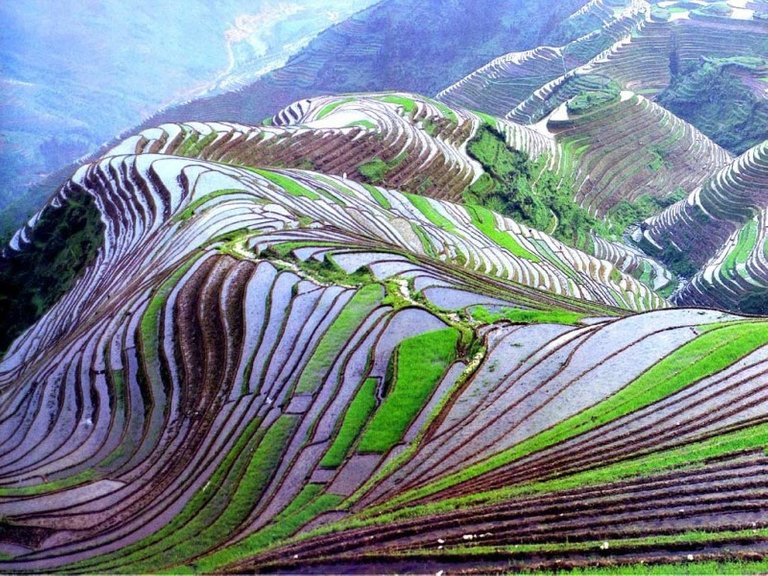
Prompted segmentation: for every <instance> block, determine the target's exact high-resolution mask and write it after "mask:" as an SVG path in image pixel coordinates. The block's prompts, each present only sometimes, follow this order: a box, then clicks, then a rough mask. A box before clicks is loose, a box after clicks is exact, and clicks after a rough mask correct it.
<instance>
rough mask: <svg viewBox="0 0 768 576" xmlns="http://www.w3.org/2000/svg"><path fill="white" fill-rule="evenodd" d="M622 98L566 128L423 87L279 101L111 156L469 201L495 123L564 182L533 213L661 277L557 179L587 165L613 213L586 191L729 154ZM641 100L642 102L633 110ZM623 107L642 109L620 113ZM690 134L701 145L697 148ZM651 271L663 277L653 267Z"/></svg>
mask: <svg viewBox="0 0 768 576" xmlns="http://www.w3.org/2000/svg"><path fill="white" fill-rule="evenodd" d="M640 103H641V104H643V102H640ZM632 104H634V101H633V102H632ZM645 104H647V102H646V103H645ZM622 106H623V104H622V105H619V104H617V106H616V111H615V113H614V114H612V115H605V116H596V115H595V117H590V116H589V115H588V116H587V117H585V118H583V119H576V118H575V117H574V119H572V120H566V119H561V120H560V121H558V122H555V121H554V120H553V121H552V123H551V124H552V127H551V128H552V130H553V132H556V133H557V132H558V131H559V133H557V136H556V137H555V136H553V135H552V133H550V132H547V131H544V132H542V131H538V130H534V129H533V128H530V127H526V126H521V125H519V124H516V123H514V122H510V121H507V120H502V119H498V118H493V117H490V116H488V115H485V114H482V113H475V112H471V111H467V110H463V109H460V108H459V109H452V108H448V107H447V106H445V105H444V104H441V103H440V102H437V101H434V100H432V99H430V98H425V97H423V96H417V95H414V94H407V93H374V94H353V95H346V96H329V97H320V98H312V99H308V100H302V101H299V102H296V103H294V104H292V105H290V106H288V107H286V108H285V109H283V110H281V111H280V112H278V113H277V114H276V115H275V117H274V118H272V119H270V120H269V121H268V122H267V124H268V125H267V126H260V127H249V126H244V125H240V124H233V123H220V122H218V123H201V122H191V123H185V124H163V125H161V126H160V127H158V128H151V129H147V130H144V131H142V132H141V133H139V134H137V135H136V136H133V137H130V138H128V139H126V140H125V141H124V142H122V143H121V144H119V145H118V146H116V147H115V148H113V149H112V150H110V151H109V152H108V153H107V156H113V155H118V154H137V153H139V154H140V153H163V154H177V155H181V156H187V157H193V158H201V159H206V160H214V161H217V162H224V163H227V164H231V165H234V166H241V165H259V166H266V167H273V168H280V169H282V168H299V169H312V170H317V171H321V172H323V173H325V174H333V175H338V176H342V177H347V178H349V179H352V180H355V181H358V182H361V183H364V184H376V185H383V186H386V187H389V188H396V189H399V190H402V191H407V192H410V193H413V194H418V195H421V196H429V197H431V198H437V199H445V200H450V201H452V202H461V201H463V200H465V199H467V198H468V196H467V193H468V191H475V190H485V189H487V188H488V186H489V184H488V181H489V177H490V176H489V174H494V173H495V170H496V169H497V168H498V165H499V163H501V164H503V161H502V160H500V159H499V157H498V150H497V151H496V152H488V153H486V155H485V156H486V157H485V158H484V160H483V162H478V161H477V160H476V158H479V156H477V154H476V153H473V151H475V152H476V150H475V147H476V146H477V147H480V148H481V149H483V150H484V149H485V148H483V146H485V144H486V142H485V140H482V138H481V136H482V135H484V137H485V138H488V137H489V134H496V136H491V137H490V141H491V142H492V143H493V142H495V138H496V137H498V138H499V141H498V142H495V145H497V146H506V147H507V149H506V151H505V155H507V156H510V158H512V157H513V156H511V155H519V154H520V153H522V154H524V155H525V156H526V157H527V158H529V159H530V160H531V162H532V164H531V170H532V172H533V173H532V174H530V175H529V176H530V179H529V182H530V186H531V187H532V188H533V190H534V192H535V193H536V194H537V195H538V196H540V197H541V196H544V194H550V193H553V192H554V190H552V188H553V186H554V188H557V189H558V190H557V194H558V198H557V199H554V200H549V201H548V204H547V205H546V206H544V209H545V210H546V214H543V215H542V216H540V217H538V219H539V220H541V222H538V221H535V218H533V217H528V219H526V220H525V222H526V223H528V224H534V225H539V226H540V227H541V228H542V229H546V230H547V231H548V232H549V233H550V234H552V233H554V234H556V235H557V236H558V238H561V239H563V240H565V241H566V242H568V243H569V244H571V245H577V246H580V247H582V248H584V249H586V250H588V251H589V252H590V253H591V254H594V255H596V256H598V257H599V258H601V259H604V260H608V261H609V262H612V263H613V264H615V265H617V266H619V267H620V269H621V270H622V271H625V272H629V273H630V274H633V275H635V276H636V277H637V278H639V279H642V280H643V281H644V282H645V283H647V284H649V285H651V286H654V287H655V288H656V289H659V288H661V287H663V286H665V285H669V284H670V283H672V281H673V279H672V277H671V276H670V275H669V273H668V272H667V271H665V270H663V269H662V268H661V267H660V266H659V264H658V263H656V262H654V261H652V260H651V259H649V258H647V257H644V256H643V255H642V254H640V253H639V252H637V251H635V252H632V253H630V252H628V251H627V249H626V247H625V246H623V245H621V244H619V243H617V242H613V241H608V240H604V239H598V238H597V237H593V236H592V235H591V232H590V230H591V229H590V227H589V226H588V223H584V224H582V225H579V226H572V225H571V223H570V222H569V221H568V220H569V217H570V215H571V213H573V212H574V211H576V212H580V213H581V215H583V214H586V213H585V212H584V211H583V210H581V209H579V208H577V207H576V205H575V204H574V203H573V201H574V199H573V198H572V197H571V196H570V194H571V192H570V188H566V187H559V186H557V183H558V182H559V181H561V180H564V179H567V180H571V179H573V178H572V177H571V174H572V173H573V171H574V170H577V171H576V172H575V181H576V185H577V188H576V189H577V190H579V189H580V190H579V191H578V194H577V196H576V199H577V200H580V201H581V202H582V204H585V205H587V207H588V208H589V209H590V210H595V211H597V212H598V213H605V211H606V210H605V209H604V207H600V208H598V209H595V207H594V206H593V205H591V204H589V203H588V201H589V198H586V197H585V195H588V194H591V195H594V196H596V195H599V194H602V195H603V196H604V197H603V198H602V202H604V203H605V206H608V207H611V206H614V205H615V204H616V203H618V202H621V201H622V199H623V200H624V201H625V202H626V201H627V200H634V199H635V198H636V197H637V196H638V195H639V194H640V192H641V191H642V192H643V194H646V195H647V194H648V190H650V191H652V192H653V191H656V193H657V194H660V193H661V191H662V190H664V184H665V183H667V181H668V179H669V178H671V177H672V176H671V174H670V173H672V174H684V175H685V179H684V180H682V181H681V183H683V184H685V185H690V186H689V187H690V188H691V189H692V188H693V184H694V183H698V182H700V181H701V180H703V178H704V177H705V176H706V175H707V174H709V171H711V169H712V165H713V164H716V163H717V161H718V160H719V159H724V160H725V159H726V158H727V154H725V153H724V152H722V150H720V149H719V148H717V147H716V146H714V145H712V144H711V142H709V141H708V140H707V139H706V138H703V137H701V135H700V134H698V133H696V132H695V131H694V130H692V129H691V128H690V127H689V126H686V125H683V124H682V123H680V122H679V121H677V120H676V119H674V118H673V117H671V116H670V115H669V114H668V113H666V112H664V111H663V110H661V109H660V108H658V107H654V106H652V105H648V106H630V105H629V104H627V105H626V106H627V107H628V108H629V110H627V108H624V107H622ZM635 108H637V109H638V112H637V113H636V114H634V115H632V114H631V112H633V110H634V109H635ZM623 114H624V115H627V116H629V118H630V121H629V122H624V123H622V122H616V120H617V119H620V118H622V117H623V116H622V115H623ZM659 116H661V118H662V119H659ZM670 119H671V121H670ZM641 120H643V121H644V123H645V124H647V125H648V126H649V127H648V130H647V132H648V134H649V136H648V137H649V138H651V137H652V138H655V139H656V140H654V141H655V142H656V141H658V142H657V148H658V149H659V150H661V151H662V152H663V153H664V154H665V160H664V161H663V162H662V163H661V164H660V165H659V166H654V165H653V162H654V161H656V160H657V156H658V153H657V155H654V154H653V153H650V152H643V151H642V150H638V146H637V144H632V142H633V134H634V132H633V131H634V130H635V129H637V127H638V126H639V125H640V121H641ZM657 124H658V126H657ZM659 126H660V127H659ZM489 129H490V130H492V132H488V130H489ZM574 134H578V136H574ZM673 138H677V139H676V140H674V139H673ZM698 138H701V141H700V142H699V141H698ZM478 139H481V140H482V142H481V141H480V140H478ZM685 146H693V148H692V149H690V150H686V149H683V148H684V147H685ZM629 147H631V148H633V150H634V152H635V156H634V157H625V156H624V154H625V151H626V148H629ZM606 149H608V150H610V153H609V154H608V158H609V160H610V162H613V165H611V163H610V162H609V161H601V160H600V156H601V155H602V154H605V150H606ZM574 150H576V152H574ZM616 157H618V160H616ZM643 163H646V165H645V166H643ZM638 164H639V166H638ZM618 169H626V171H627V172H626V173H627V174H628V175H630V178H629V179H628V180H622V179H621V178H619V177H617V173H616V171H617V170H618ZM549 172H551V173H549ZM553 182H554V184H553ZM628 183H629V184H628ZM508 185H509V183H504V184H503V185H500V187H501V191H502V192H503V193H502V196H503V198H512V197H513V196H514V191H513V190H511V189H508ZM652 186H655V188H653V187H652ZM559 188H562V190H560V189H559ZM544 189H546V190H544ZM606 189H607V190H606ZM521 202H522V201H521ZM475 203H477V201H475ZM557 203H560V204H561V205H558V204H557ZM558 206H559V207H558ZM554 210H558V211H559V214H558V213H557V212H555V211H554ZM507 214H509V212H507ZM517 214H518V212H512V213H511V215H517ZM521 216H527V215H526V214H521ZM577 216H579V214H577ZM594 224H595V225H597V221H594ZM569 226H570V228H569ZM571 228H573V229H574V230H575V232H573V231H571ZM651 273H652V274H653V278H650V277H649V274H651Z"/></svg>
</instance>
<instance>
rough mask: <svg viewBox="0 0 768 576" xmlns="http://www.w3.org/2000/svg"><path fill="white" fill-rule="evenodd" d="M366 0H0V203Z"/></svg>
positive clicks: (251, 74) (257, 65) (240, 76)
mask: <svg viewBox="0 0 768 576" xmlns="http://www.w3.org/2000/svg"><path fill="white" fill-rule="evenodd" d="M372 1H373V0H363V1H360V2H357V1H356V2H351V1H349V0H330V1H328V0H323V1H320V0H301V1H298V2H297V1H294V2H277V1H275V0H268V1H266V2H256V3H254V2H253V0H224V1H221V2H215V3H211V2H205V1H203V0H189V1H185V2H184V3H183V9H181V10H180V9H179V6H180V4H179V3H178V2H153V1H148V0H139V1H137V2H131V3H130V4H129V3H125V2H118V1H112V0H110V1H104V2H84V1H81V0H62V1H57V2H50V1H47V0H31V1H24V2H1V3H0V21H2V22H3V25H2V27H0V96H1V98H0V100H1V101H2V104H1V105H0V209H2V208H4V207H6V206H7V205H8V204H9V203H10V202H12V201H14V200H15V199H17V198H19V197H20V196H22V195H23V194H24V193H25V192H26V189H27V187H28V186H29V185H31V184H34V183H36V182H38V181H39V180H40V179H41V178H42V177H43V176H44V175H48V174H51V173H54V172H56V171H57V170H59V169H61V168H62V167H64V166H68V165H70V164H71V163H72V162H73V161H75V160H76V159H78V158H79V157H81V156H84V155H88V154H92V153H94V152H95V151H96V150H97V149H98V147H99V146H101V145H102V144H103V143H104V142H106V141H109V140H111V139H113V138H114V137H115V136H116V135H118V134H120V133H121V132H123V131H124V130H127V129H129V128H131V127H132V126H134V125H135V124H136V121H137V119H139V118H145V117H147V116H149V115H150V114H152V113H155V112H157V110H158V109H160V108H161V107H163V106H166V105H169V104H171V103H174V102H176V103H178V102H180V101H185V100H188V99H189V98H192V97H195V96H200V95H202V94H207V93H215V92H221V91H225V90H231V89H232V88H234V87H237V86H241V85H242V84H244V83H248V82H252V81H253V80H254V79H255V78H257V77H258V76H260V75H261V74H264V73H265V72H267V71H268V70H270V69H272V68H275V67H278V66H280V65H282V64H283V63H284V62H285V61H286V59H287V58H288V56H290V55H291V54H293V53H295V52H296V51H297V50H299V49H300V48H301V47H302V46H303V45H305V44H306V43H307V42H308V41H309V40H310V39H311V38H312V37H313V36H315V35H316V34H317V33H318V32H321V31H322V30H323V29H325V28H327V27H328V26H330V25H332V24H334V23H335V22H337V21H339V20H343V19H344V18H345V17H347V16H349V15H350V14H351V13H353V12H354V11H356V10H360V9H362V8H365V7H366V6H367V5H369V4H370V3H371V2H372ZM127 46H131V49H127V48H125V47H127ZM61 179H62V177H59V181H60V180H61ZM48 194H50V190H49V191H48Z"/></svg>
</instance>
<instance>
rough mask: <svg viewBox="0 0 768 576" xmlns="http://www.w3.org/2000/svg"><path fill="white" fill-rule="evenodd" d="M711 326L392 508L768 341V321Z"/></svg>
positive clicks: (639, 403) (670, 390)
mask: <svg viewBox="0 0 768 576" xmlns="http://www.w3.org/2000/svg"><path fill="white" fill-rule="evenodd" d="M709 328H710V329H709V330H708V331H706V332H704V333H703V334H702V335H701V336H699V337H698V338H696V339H694V340H692V341H691V342H689V343H687V344H685V345H683V346H681V347H680V348H678V349H677V350H676V351H675V352H673V353H672V354H670V355H669V356H667V357H665V358H664V359H662V360H661V361H659V362H658V363H656V364H654V365H653V366H652V367H651V368H649V369H648V370H647V371H646V372H644V373H643V374H642V375H640V376H639V377H638V378H636V379H635V380H634V381H633V382H631V383H629V384H627V385H626V386H625V387H624V388H622V389H621V390H619V391H618V392H616V393H615V394H613V395H612V396H609V397H608V398H606V399H605V400H603V401H602V402H599V403H598V404H595V405H593V406H591V407H590V408H587V409H586V410H583V411H581V412H579V413H578V414H576V415H574V416H571V417H570V418H568V419H567V420H564V421H562V422H560V423H558V424H556V425H555V426H553V427H551V428H549V429H547V430H545V431H543V432H541V433H539V434H537V435H535V436H533V437H531V438H528V439H527V440H524V441H523V442H520V443H519V444H516V445H515V446H513V447H511V448H508V449H507V450H504V451H502V452H500V453H498V454H496V455H494V456H492V457H490V458H488V459H486V460H484V461H482V462H478V463H477V464H474V465H472V466H470V467H468V468H466V469H464V470H461V471H460V472H457V473H455V474H452V475H450V476H447V477H445V478H443V479H441V480H439V481H437V482H434V483H432V484H429V485H427V486H424V487H422V488H419V489H416V490H413V491H411V492H410V493H405V494H403V495H402V496H400V497H398V498H396V499H395V500H393V502H392V503H391V505H395V504H396V503H401V502H407V501H410V500H414V499H417V498H421V497H423V496H427V495H429V494H434V493H436V492H439V491H440V490H443V489H445V488H448V487H450V486H454V485H456V484H458V483H461V482H464V481H466V480H469V479H471V478H475V477H477V476H479V475H481V474H485V473H487V472H490V471H491V470H496V469H497V468H499V467H501V466H504V465H506V464H509V463H511V462H513V461H515V460H518V459H519V458H522V457H524V456H527V455H529V454H532V453H535V452H538V451H540V450H543V449H545V448H547V447H549V446H552V445H553V444H556V443H559V442H563V441H564V440H567V439H569V438H573V437H574V436H577V435H579V434H583V433H585V432H588V431H589V430H593V429H594V428H596V427H598V426H601V425H603V424H606V423H608V422H611V421H613V420H616V419H618V418H620V417H622V416H624V415H626V414H629V413H631V412H634V411H636V410H640V409H641V408H644V407H646V406H648V405H650V404H653V403H654V402H658V401H659V400H661V399H663V398H665V397H667V396H669V395H671V394H674V393H676V392H678V391H679V390H681V389H683V388H685V387H687V386H690V385H691V384H694V383H695V382H697V381H699V380H700V379H702V378H704V377H706V376H709V375H710V374H714V373H716V372H719V371H720V370H723V369H724V368H726V367H728V366H730V365H731V364H733V363H734V362H736V361H738V360H739V359H741V358H743V357H744V356H746V355H747V354H749V353H751V352H752V351H754V350H755V349H757V348H758V347H760V346H763V345H765V344H767V343H768V330H767V329H766V323H765V322H739V323H735V324H729V325H725V326H723V327H719V326H717V325H714V326H711V327H709Z"/></svg>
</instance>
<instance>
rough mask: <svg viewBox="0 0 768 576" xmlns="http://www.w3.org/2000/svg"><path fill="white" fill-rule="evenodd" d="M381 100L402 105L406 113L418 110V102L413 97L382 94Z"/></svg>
mask: <svg viewBox="0 0 768 576" xmlns="http://www.w3.org/2000/svg"><path fill="white" fill-rule="evenodd" d="M379 100H380V101H381V102H387V103H389V104H397V105H399V106H402V107H403V110H404V111H405V113H406V114H410V113H411V112H413V111H414V110H416V102H415V101H414V100H413V99H411V98H406V97H404V96H382V97H381V98H379Z"/></svg>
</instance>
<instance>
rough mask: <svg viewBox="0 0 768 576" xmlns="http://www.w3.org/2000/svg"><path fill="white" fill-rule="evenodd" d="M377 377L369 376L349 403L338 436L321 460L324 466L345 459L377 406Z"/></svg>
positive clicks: (329, 465) (332, 465)
mask: <svg viewBox="0 0 768 576" xmlns="http://www.w3.org/2000/svg"><path fill="white" fill-rule="evenodd" d="M377 384H378V380H377V379H376V378H367V379H366V380H365V382H363V385H362V386H361V387H360V389H359V390H358V391H357V394H355V397H354V398H353V399H352V402H351V403H350V404H349V408H348V409H347V412H346V414H344V420H343V421H342V423H341V427H340V428H339V431H338V433H337V434H336V438H335V439H334V441H333V444H331V447H330V448H329V449H328V451H327V452H326V453H325V456H323V459H322V460H321V461H320V466H321V467H323V468H336V467H338V466H340V465H341V463H342V462H343V461H344V457H345V456H346V455H347V453H348V452H349V449H350V448H351V447H352V444H354V443H355V440H357V437H358V436H359V435H360V431H361V430H362V429H363V426H365V423H366V422H368V418H369V417H370V416H371V413H372V412H373V410H374V408H376V386H377Z"/></svg>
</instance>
